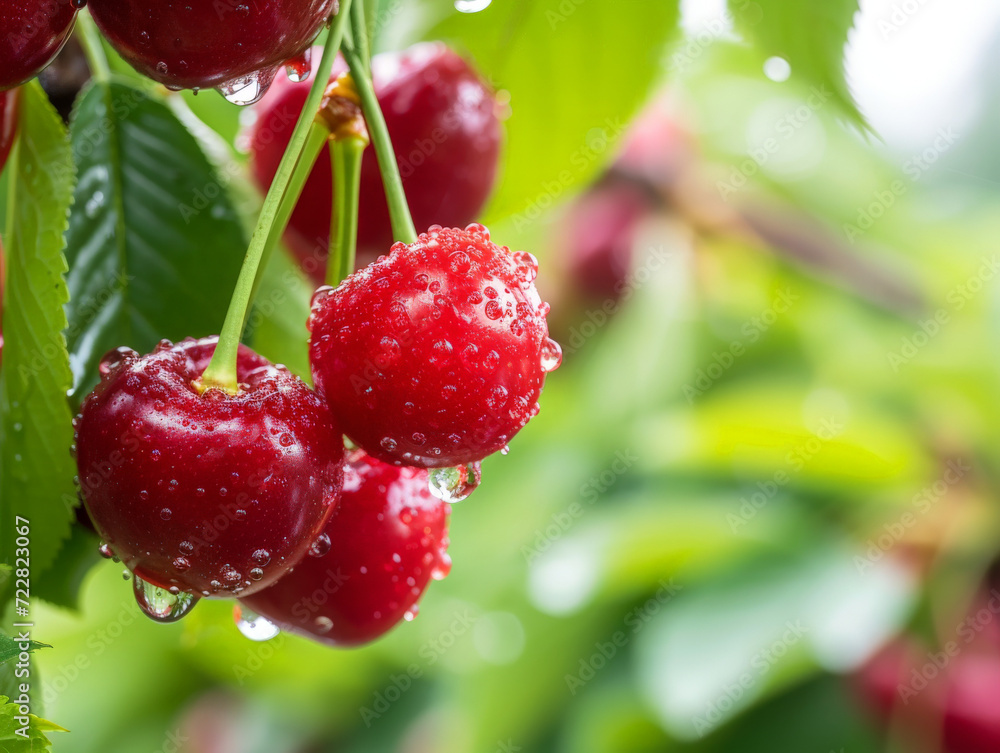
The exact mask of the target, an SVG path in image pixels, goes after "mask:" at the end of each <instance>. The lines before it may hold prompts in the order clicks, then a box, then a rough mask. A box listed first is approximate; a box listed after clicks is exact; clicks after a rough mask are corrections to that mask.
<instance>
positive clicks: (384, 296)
mask: <svg viewBox="0 0 1000 753" xmlns="http://www.w3.org/2000/svg"><path fill="white" fill-rule="evenodd" d="M537 270H538V267H537V265H536V263H535V260H534V257H532V256H531V254H528V253H525V252H523V251H522V252H518V253H511V252H510V250H509V249H508V248H505V247H504V248H501V247H500V246H498V245H496V244H495V243H493V242H492V241H491V240H490V236H489V232H488V231H487V230H486V228H484V227H482V226H481V225H470V226H469V227H468V228H467V229H465V230H457V229H442V228H437V227H432V228H431V230H430V231H429V232H427V233H424V234H422V235H421V236H420V239H419V240H418V241H417V242H416V243H414V244H412V245H409V246H406V245H403V244H402V243H399V244H396V245H395V246H393V248H392V252H391V253H390V254H389V255H388V256H386V257H382V258H381V259H379V260H378V261H377V262H375V263H374V264H372V265H370V266H368V267H365V268H364V269H362V270H361V271H359V272H357V273H355V274H354V275H352V276H351V277H349V278H348V279H347V280H345V281H344V282H343V283H341V285H340V287H338V288H337V289H336V290H332V289H331V288H320V290H319V291H317V293H316V296H315V298H314V300H313V308H312V314H311V316H310V321H309V326H310V331H311V332H312V336H311V338H310V349H309V360H310V364H311V367H312V373H313V379H314V381H315V383H316V387H317V389H318V390H319V391H320V393H321V394H323V395H325V396H326V399H327V401H328V402H329V404H330V409H331V410H332V411H333V413H334V415H336V416H337V420H338V422H339V423H340V425H341V426H342V427H343V428H344V430H345V433H346V434H347V435H348V436H349V437H350V438H351V439H353V440H354V442H355V443H356V444H358V445H359V446H361V447H363V448H364V449H365V450H366V451H367V452H368V453H369V454H371V455H373V456H375V457H377V458H379V459H380V460H384V461H386V462H390V463H397V464H405V465H416V466H423V467H427V468H437V467H448V466H459V465H464V464H467V463H472V462H476V461H479V460H482V459H483V458H484V457H486V456H487V455H489V454H491V453H493V452H496V451H497V450H500V449H502V448H503V447H504V446H505V445H506V444H507V443H508V442H509V441H510V440H511V438H512V437H513V436H514V435H515V434H516V433H517V432H518V431H519V430H520V429H521V428H522V427H523V426H524V425H525V424H526V423H527V422H528V420H529V419H530V418H531V417H532V416H534V415H535V414H536V413H537V412H538V402H537V401H538V395H539V393H540V392H541V390H542V383H543V382H544V380H545V374H546V372H547V371H551V370H552V369H554V368H556V367H557V366H558V365H559V360H560V358H561V356H560V352H559V346H558V345H556V343H555V342H554V341H552V340H551V339H550V338H549V336H548V326H547V324H546V321H545V317H546V314H547V313H548V306H547V305H546V304H544V303H542V301H541V300H540V298H539V297H538V292H537V291H536V289H535V285H534V279H535V275H536V273H537Z"/></svg>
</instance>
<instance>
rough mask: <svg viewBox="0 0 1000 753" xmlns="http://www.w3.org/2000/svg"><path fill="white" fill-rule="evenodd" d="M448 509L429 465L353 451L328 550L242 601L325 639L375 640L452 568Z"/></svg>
mask: <svg viewBox="0 0 1000 753" xmlns="http://www.w3.org/2000/svg"><path fill="white" fill-rule="evenodd" d="M449 508H450V506H449V505H448V504H447V503H445V502H442V501H441V500H439V499H437V498H436V497H434V496H432V495H431V493H430V492H429V491H428V488H427V471H425V470H423V469H419V468H397V467H395V466H391V465H387V464H385V463H381V462H379V461H378V460H375V459H374V458H371V457H369V456H368V455H366V454H365V453H364V452H362V451H360V450H358V451H354V452H352V453H350V454H349V455H348V463H347V465H346V466H345V473H344V494H343V498H342V499H341V502H340V506H339V507H338V508H337V512H336V514H335V515H334V516H333V517H332V518H331V519H330V522H329V523H327V525H326V529H325V531H324V533H325V534H326V536H327V537H329V551H328V552H327V553H326V554H323V555H322V556H319V557H316V556H311V555H310V556H307V557H306V558H305V559H304V560H302V562H301V563H299V564H298V565H296V566H295V568H294V569H293V570H292V572H290V573H289V574H288V575H286V576H285V577H283V578H282V579H281V580H279V581H278V582H277V583H276V584H275V585H273V586H271V587H270V588H268V589H265V590H263V591H260V592H258V593H256V594H254V595H253V596H250V597H249V598H244V599H241V601H242V603H243V604H245V605H246V606H247V607H248V608H249V609H251V610H253V611H254V612H256V613H257V614H260V615H262V616H264V617H266V618H267V619H268V620H270V621H271V622H273V623H275V624H276V625H278V626H279V627H281V628H282V629H285V630H289V631H291V632H294V633H299V634H301V635H306V636H308V637H310V638H314V639H315V640H318V641H320V642H321V643H327V644H330V645H333V646H356V645H359V644H362V643H367V642H369V641H372V640H374V639H375V638H378V637H379V636H380V635H382V634H383V633H385V632H386V631H388V630H389V629H390V628H392V627H393V626H395V625H396V624H397V623H398V622H399V621H400V620H402V619H403V618H404V616H406V615H407V614H408V613H409V615H410V616H412V615H413V613H414V611H415V604H416V602H417V600H418V599H419V598H420V597H421V595H422V594H423V593H424V590H425V589H426V588H427V584H428V583H429V582H430V580H431V578H432V577H433V578H437V579H440V578H443V577H444V576H445V575H447V573H448V571H449V570H450V569H451V560H450V558H449V557H448V555H447V553H446V552H447V549H448V515H449V513H450V509H449ZM324 543H325V542H324ZM325 548H326V547H325V546H324V549H325Z"/></svg>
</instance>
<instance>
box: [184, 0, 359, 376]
mask: <svg viewBox="0 0 1000 753" xmlns="http://www.w3.org/2000/svg"><path fill="white" fill-rule="evenodd" d="M350 5H351V0H341V3H340V10H339V12H338V13H337V15H336V16H335V17H334V19H333V23H332V24H331V25H330V31H329V33H328V34H327V38H326V45H325V46H324V47H323V58H322V60H321V61H320V64H319V69H318V70H317V71H316V78H315V79H314V80H313V83H312V88H311V89H310V90H309V96H308V98H307V99H306V102H305V106H304V107H303V108H302V114H301V115H300V116H299V120H298V122H297V123H296V124H295V130H294V131H293V132H292V139H291V141H290V142H289V144H288V148H287V149H286V150H285V154H284V156H283V157H282V158H281V164H280V165H279V166H278V172H277V174H276V175H275V176H274V181H273V182H272V183H271V188H270V189H269V190H268V192H267V198H265V199H264V205H263V207H261V210H260V217H259V219H258V220H257V227H256V228H255V229H254V232H253V237H252V238H251V239H250V248H248V249H247V254H246V257H245V258H244V259H243V268H242V269H241V270H240V276H239V279H238V280H237V281H236V289H235V290H234V291H233V298H232V300H231V301H230V303H229V311H228V312H227V313H226V321H225V323H224V324H223V325H222V332H221V333H220V334H219V344H218V345H217V346H216V348H215V353H214V354H213V355H212V361H211V362H210V363H209V364H208V368H207V369H205V373H204V374H202V376H201V379H200V380H199V383H198V384H197V388H198V389H199V391H202V392H204V391H205V390H207V389H213V388H214V389H221V390H224V391H225V392H228V393H229V394H230V395H235V394H236V393H237V392H239V380H238V379H237V375H236V358H237V354H238V351H239V346H240V337H241V336H242V335H243V327H244V322H245V321H246V318H247V313H248V312H249V310H250V305H251V303H252V301H253V293H254V290H255V288H256V280H257V270H258V269H259V268H260V262H261V259H263V257H264V252H265V251H266V249H267V245H268V243H269V242H272V241H275V240H277V239H276V238H272V235H271V228H272V227H273V225H274V223H275V220H276V219H277V216H278V212H279V210H280V207H281V202H282V199H283V198H284V195H285V192H286V191H287V190H288V186H289V184H290V183H291V179H292V173H293V172H294V170H295V165H296V164H297V163H298V162H299V158H300V157H301V155H302V151H303V148H304V147H305V144H306V139H307V137H308V135H309V130H310V128H311V126H312V123H313V119H314V118H315V116H316V113H317V112H318V111H319V105H320V101H321V100H322V99H323V92H324V91H325V90H326V87H327V84H328V83H329V80H330V73H331V71H332V70H333V61H334V59H335V58H336V56H337V51H338V50H339V49H340V45H341V42H342V41H343V38H344V28H345V25H346V21H347V19H348V18H349V16H350Z"/></svg>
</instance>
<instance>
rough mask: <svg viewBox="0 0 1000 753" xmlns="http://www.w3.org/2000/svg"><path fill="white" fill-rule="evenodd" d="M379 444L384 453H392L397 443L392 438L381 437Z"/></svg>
mask: <svg viewBox="0 0 1000 753" xmlns="http://www.w3.org/2000/svg"><path fill="white" fill-rule="evenodd" d="M379 444H380V445H382V449H383V450H385V451H386V452H394V451H395V450H396V447H397V446H398V443H397V442H396V440H395V439H393V438H392V437H382V441H381V442H379Z"/></svg>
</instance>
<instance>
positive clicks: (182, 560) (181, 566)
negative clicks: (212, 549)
mask: <svg viewBox="0 0 1000 753" xmlns="http://www.w3.org/2000/svg"><path fill="white" fill-rule="evenodd" d="M170 564H172V565H173V566H174V570H176V571H177V572H179V573H183V572H184V571H185V570H188V569H190V567H191V561H190V560H189V559H188V558H187V557H175V558H174V561H173V562H171V563H170Z"/></svg>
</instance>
